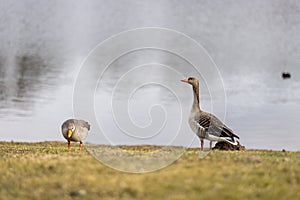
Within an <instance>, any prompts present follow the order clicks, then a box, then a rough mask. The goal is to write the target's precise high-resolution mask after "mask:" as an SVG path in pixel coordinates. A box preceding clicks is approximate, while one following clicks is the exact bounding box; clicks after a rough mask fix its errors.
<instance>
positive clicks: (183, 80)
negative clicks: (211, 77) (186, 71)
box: [181, 78, 189, 83]
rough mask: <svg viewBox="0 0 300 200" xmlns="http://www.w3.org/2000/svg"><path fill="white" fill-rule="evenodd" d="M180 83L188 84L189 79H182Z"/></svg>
mask: <svg viewBox="0 0 300 200" xmlns="http://www.w3.org/2000/svg"><path fill="white" fill-rule="evenodd" d="M181 81H182V82H185V83H188V82H189V79H188V78H185V79H182V80H181Z"/></svg>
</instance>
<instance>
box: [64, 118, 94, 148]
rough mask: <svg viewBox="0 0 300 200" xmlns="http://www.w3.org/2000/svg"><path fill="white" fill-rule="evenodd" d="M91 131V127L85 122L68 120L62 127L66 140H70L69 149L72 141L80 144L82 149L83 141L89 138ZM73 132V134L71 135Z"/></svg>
mask: <svg viewBox="0 0 300 200" xmlns="http://www.w3.org/2000/svg"><path fill="white" fill-rule="evenodd" d="M89 130H90V125H89V123H88V122H86V121H84V120H78V119H68V120H66V121H65V122H64V123H63V124H62V126H61V131H62V134H63V136H64V138H65V139H66V140H68V149H70V141H73V142H80V149H81V148H82V141H83V140H84V139H85V138H86V137H87V134H88V132H89ZM69 132H71V133H69Z"/></svg>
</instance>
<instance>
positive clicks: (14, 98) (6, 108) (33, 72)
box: [0, 55, 59, 117]
mask: <svg viewBox="0 0 300 200" xmlns="http://www.w3.org/2000/svg"><path fill="white" fill-rule="evenodd" d="M47 62H48V61H47V58H42V57H41V56H39V55H20V56H16V57H15V59H14V65H11V66H4V65H3V64H2V65H1V77H0V81H1V83H2V84H1V99H0V101H1V102H0V105H1V107H0V108H1V110H0V112H1V116H2V117H5V116H7V115H17V116H27V115H30V114H32V112H33V107H34V105H35V104H36V103H38V102H45V103H46V102H47V101H48V100H51V98H50V99H49V98H48V96H47V97H46V98H45V96H43V95H42V94H43V92H44V90H46V89H49V88H50V87H51V85H53V83H54V81H57V80H59V77H58V76H57V74H55V75H52V74H51V72H52V70H51V68H53V66H50V65H47ZM54 78H56V80H54ZM52 87H53V86H52Z"/></svg>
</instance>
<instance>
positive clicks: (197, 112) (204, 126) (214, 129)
mask: <svg viewBox="0 0 300 200" xmlns="http://www.w3.org/2000/svg"><path fill="white" fill-rule="evenodd" d="M181 81H182V82H185V83H188V84H190V85H192V86H193V93H194V102H193V106H192V110H191V113H190V117H189V125H190V127H191V129H192V130H193V131H194V132H195V133H196V135H197V136H198V137H199V139H200V149H201V151H203V145H204V139H207V140H209V141H210V143H209V147H210V149H211V147H212V142H213V141H226V142H228V143H230V144H232V145H237V144H238V142H237V141H236V140H235V138H238V139H239V136H237V135H235V134H234V133H233V131H232V130H231V129H229V128H228V127H227V126H226V125H225V124H224V123H223V122H221V121H220V120H219V119H218V118H217V117H216V116H214V115H213V114H211V113H208V112H205V111H203V110H201V108H200V98H199V81H198V79H197V78H195V77H189V78H185V79H183V80H181Z"/></svg>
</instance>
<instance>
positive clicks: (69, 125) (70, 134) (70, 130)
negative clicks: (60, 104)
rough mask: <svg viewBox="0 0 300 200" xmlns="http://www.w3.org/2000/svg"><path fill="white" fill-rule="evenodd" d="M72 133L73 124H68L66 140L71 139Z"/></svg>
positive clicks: (73, 129)
mask: <svg viewBox="0 0 300 200" xmlns="http://www.w3.org/2000/svg"><path fill="white" fill-rule="evenodd" d="M74 131H75V124H74V123H69V124H68V138H70V137H72V135H73V132H74Z"/></svg>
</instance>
